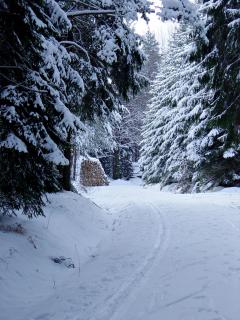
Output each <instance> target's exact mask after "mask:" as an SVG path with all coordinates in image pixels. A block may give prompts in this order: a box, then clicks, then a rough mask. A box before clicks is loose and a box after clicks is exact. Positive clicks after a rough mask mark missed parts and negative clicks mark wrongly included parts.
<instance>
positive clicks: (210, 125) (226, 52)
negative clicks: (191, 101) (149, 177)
mask: <svg viewBox="0 0 240 320" xmlns="http://www.w3.org/2000/svg"><path fill="white" fill-rule="evenodd" d="M203 12H204V15H206V22H205V25H204V29H203V31H204V30H206V32H205V33H204V32H202V30H200V31H201V32H199V36H198V38H197V49H196V51H195V52H194V55H193V59H194V60H196V61H198V62H200V63H202V65H203V67H204V68H205V70H206V72H205V74H204V77H203V78H202V82H203V84H204V87H205V90H206V91H207V92H211V93H212V94H211V95H212V98H211V99H210V100H208V101H206V103H205V113H206V114H207V115H208V116H207V121H205V124H204V126H202V130H201V131H202V132H201V140H202V142H201V144H200V147H199V152H198V153H199V158H201V162H200V164H199V172H198V174H197V179H196V181H198V182H197V183H198V184H199V185H200V186H201V185H207V186H208V187H211V186H214V185H219V184H220V185H225V186H232V185H235V184H236V183H238V181H239V179H240V169H239V168H240V135H239V125H240V117H239V114H240V113H239V105H240V95H239V92H240V80H239V74H240V60H239V49H240V38H239V34H240V23H239V21H240V3H239V1H238V0H236V1H233V0H230V1H225V0H219V1H205V5H204V7H203ZM206 39H207V41H206Z"/></svg>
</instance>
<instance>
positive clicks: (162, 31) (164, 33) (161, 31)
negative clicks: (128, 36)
mask: <svg viewBox="0 0 240 320" xmlns="http://www.w3.org/2000/svg"><path fill="white" fill-rule="evenodd" d="M154 2H155V4H156V5H158V4H159V1H157V0H155V1H154ZM153 9H155V10H156V12H157V11H158V9H157V8H156V7H153ZM148 17H149V19H150V21H149V22H148V23H146V21H145V20H144V19H142V18H139V20H138V22H137V23H135V24H134V28H135V29H136V31H137V33H139V34H140V35H144V34H145V33H146V32H147V31H150V32H152V33H154V34H155V37H156V40H157V41H158V42H159V45H160V48H163V49H164V48H166V46H167V44H168V41H169V38H170V36H171V34H172V33H173V32H174V30H175V28H176V23H174V22H171V21H165V22H163V21H161V19H160V18H159V17H158V16H157V14H156V13H151V14H149V15H148Z"/></svg>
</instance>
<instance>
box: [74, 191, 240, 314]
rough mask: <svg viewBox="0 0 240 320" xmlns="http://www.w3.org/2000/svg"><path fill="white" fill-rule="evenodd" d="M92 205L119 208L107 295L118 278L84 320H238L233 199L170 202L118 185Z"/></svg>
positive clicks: (239, 208)
mask: <svg viewBox="0 0 240 320" xmlns="http://www.w3.org/2000/svg"><path fill="white" fill-rule="evenodd" d="M92 198H93V199H94V200H95V201H96V202H97V203H98V204H99V205H101V206H104V207H105V208H108V209H110V210H111V209H112V210H117V208H118V209H120V208H122V209H121V210H122V211H121V216H119V218H118V219H116V223H115V225H116V229H115V232H116V233H118V232H119V233H120V234H121V237H122V238H123V239H124V241H123V242H122V243H118V242H117V243H115V245H116V247H115V248H114V249H115V250H116V252H115V250H114V254H116V255H117V256H118V258H119V264H118V266H115V267H116V270H113V271H114V272H111V271H109V272H108V276H110V277H112V279H111V281H110V285H109V287H111V288H113V286H112V282H113V283H114V281H115V280H114V277H117V276H118V274H119V270H118V269H121V270H124V271H125V275H124V276H123V277H122V278H121V281H122V285H121V286H117V289H115V290H114V292H112V294H113V296H111V295H110V296H108V297H107V298H106V299H104V304H103V305H101V306H99V308H97V309H96V310H95V312H94V315H93V316H91V317H90V318H89V319H96V320H106V319H112V320H123V319H124V320H133V319H134V320H155V319H156V320H159V319H164V320H181V319H182V320H193V319H194V320H217V319H218V320H220V319H231V320H239V319H240V202H239V200H240V199H239V193H235V194H231V193H222V192H220V193H209V194H202V195H176V194H170V193H159V191H155V192H154V190H153V189H144V188H142V187H137V186H131V185H129V186H126V185H125V186H120V185H119V186H115V187H112V188H111V189H109V190H108V189H107V188H101V189H98V190H97V191H95V193H93V194H92ZM124 206H125V207H124ZM129 218H130V219H129ZM134 219H135V221H134ZM122 221H127V224H126V225H125V226H121V223H122ZM150 221H151V222H150ZM131 222H133V224H131ZM135 223H137V224H138V229H136V228H135V227H134V225H135ZM129 228H130V230H129ZM143 230H144V231H143ZM129 231H130V233H129ZM136 231H137V232H136ZM116 239H117V238H116ZM154 239H155V240H154ZM118 246H119V247H118ZM123 246H124V247H123ZM118 250H120V252H119V255H118V252H117V251H118ZM120 266H121V267H120ZM116 281H118V279H116ZM79 319H81V318H79ZM82 319H86V318H84V317H83V318H82Z"/></svg>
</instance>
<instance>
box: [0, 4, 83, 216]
mask: <svg viewBox="0 0 240 320" xmlns="http://www.w3.org/2000/svg"><path fill="white" fill-rule="evenodd" d="M0 19H1V26H2V28H1V32H0V37H1V40H0V42H1V43H2V44H3V43H4V45H2V46H1V53H0V54H1V74H0V78H1V96H0V99H1V115H0V117H1V124H2V126H1V179H0V180H1V192H0V193H1V212H2V213H3V214H7V213H8V214H9V213H14V212H15V210H19V209H21V210H23V213H24V214H27V215H28V216H29V217H31V216H34V215H38V214H42V213H43V212H42V209H41V207H42V205H43V198H42V196H43V194H44V193H45V192H46V191H47V190H56V189H58V186H57V182H58V181H57V180H58V173H57V167H56V166H57V165H66V164H68V161H67V159H66V157H65V156H64V145H65V144H66V143H67V138H68V135H69V132H70V131H73V132H74V131H76V130H77V129H78V128H80V127H81V123H80V121H79V120H78V118H76V117H75V116H74V115H73V114H72V112H71V111H70V110H74V109H75V108H77V105H79V104H80V103H81V98H82V94H83V91H84V86H83V81H82V78H81V76H80V75H79V73H78V72H77V71H76V69H75V68H76V67H77V66H79V59H78V57H77V56H76V55H74V54H72V53H68V52H67V50H66V49H65V48H64V47H63V46H62V45H61V44H60V43H59V41H58V40H57V38H59V37H60V36H61V34H62V33H63V32H66V33H67V32H68V31H69V30H70V28H71V24H70V22H69V20H68V19H67V17H66V14H65V13H64V11H62V10H61V9H60V7H59V6H58V4H57V3H56V2H55V1H54V0H52V1H42V0H39V1H34V2H32V1H28V0H24V1H22V0H10V1H3V2H2V3H1V16H0Z"/></svg>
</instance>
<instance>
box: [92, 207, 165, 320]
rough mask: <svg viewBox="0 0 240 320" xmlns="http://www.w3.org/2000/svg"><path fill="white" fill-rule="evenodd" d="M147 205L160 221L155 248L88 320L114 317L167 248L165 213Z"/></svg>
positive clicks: (108, 319)
mask: <svg viewBox="0 0 240 320" xmlns="http://www.w3.org/2000/svg"><path fill="white" fill-rule="evenodd" d="M145 205H147V206H149V207H150V208H151V209H152V211H154V212H155V213H156V216H157V221H158V223H159V229H158V234H157V239H156V242H155V244H154V248H153V250H152V252H151V253H150V254H149V255H148V257H147V258H146V259H145V261H144V262H143V264H142V265H141V266H140V267H139V268H138V269H137V270H136V272H135V273H134V274H133V275H132V277H131V278H130V279H129V280H128V281H127V282H125V283H124V284H123V285H122V287H121V288H120V289H119V290H118V291H117V292H116V293H115V294H113V295H112V296H111V297H110V298H108V299H107V300H106V301H105V302H106V306H105V307H103V308H102V309H99V308H98V307H96V309H95V310H94V313H95V315H94V316H90V317H89V318H88V320H106V319H107V320H111V319H113V318H114V316H115V314H116V313H117V311H118V309H119V308H120V307H121V306H122V305H123V304H124V302H125V301H127V299H128V298H129V297H130V296H131V294H132V293H133V292H134V290H136V289H137V288H138V287H139V286H140V285H141V284H142V282H144V281H146V278H147V275H148V274H149V273H150V271H151V269H152V267H153V266H154V263H155V261H156V260H157V261H159V259H161V258H162V256H163V255H164V252H165V251H166V249H167V243H168V239H169V234H168V232H169V230H168V228H167V226H166V224H165V220H164V217H163V214H162V213H161V212H160V210H159V209H158V208H156V207H155V206H154V205H153V204H152V203H145Z"/></svg>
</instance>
